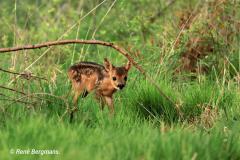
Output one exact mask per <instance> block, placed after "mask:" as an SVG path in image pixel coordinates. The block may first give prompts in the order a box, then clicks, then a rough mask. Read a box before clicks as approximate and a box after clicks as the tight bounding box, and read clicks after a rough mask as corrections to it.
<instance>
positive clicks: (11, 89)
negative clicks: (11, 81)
mask: <svg viewBox="0 0 240 160" xmlns="http://www.w3.org/2000/svg"><path fill="white" fill-rule="evenodd" d="M0 88H2V89H6V90H9V91H13V92H16V93H20V94H23V95H27V94H26V93H24V92H21V91H18V90H15V89H13V88H8V87H5V86H1V85H0Z"/></svg>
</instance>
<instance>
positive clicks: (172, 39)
mask: <svg viewBox="0 0 240 160" xmlns="http://www.w3.org/2000/svg"><path fill="white" fill-rule="evenodd" d="M0 6H1V12H0V19H1V21H0V28H1V32H0V47H1V48H4V47H12V46H21V45H25V44H37V43H41V42H46V41H53V40H59V39H98V40H103V41H108V42H114V43H116V44H118V45H120V46H122V47H124V48H126V50H128V51H129V53H130V54H131V56H132V57H133V58H134V60H135V61H136V62H138V64H139V65H141V66H142V67H143V68H144V69H145V70H146V72H147V73H148V75H149V76H150V77H152V78H153V79H154V81H155V82H156V83H157V84H158V86H159V87H160V88H161V91H162V92H163V93H164V94H165V95H166V96H167V97H169V99H170V101H169V99H167V98H166V97H164V96H163V95H162V94H161V93H160V92H159V90H158V89H157V88H156V87H155V86H154V85H152V83H150V82H149V81H148V80H147V79H145V77H144V76H143V75H142V74H141V73H139V72H138V70H136V69H135V68H133V69H132V70H131V71H130V75H129V78H128V84H127V87H126V88H125V89H124V90H123V91H121V92H118V93H117V94H116V95H115V108H116V115H115V117H113V118H110V117H109V113H108V110H107V109H105V110H104V111H103V112H101V111H100V110H99V104H98V103H97V102H96V101H95V100H94V98H93V95H91V94H90V96H88V97H86V98H84V99H81V100H80V101H79V110H78V112H76V116H75V118H74V122H73V123H69V114H68V112H67V111H68V110H67V108H69V107H72V106H73V104H72V96H71V93H70V90H71V86H70V82H69V80H68V78H67V74H66V73H67V69H68V67H69V66H70V65H71V64H74V63H76V62H78V61H82V60H86V61H93V62H97V63H103V59H104V57H108V58H109V59H110V60H111V61H112V62H113V64H116V65H122V64H123V63H126V61H127V59H126V58H125V57H123V56H122V55H121V54H119V53H117V52H116V51H115V50H113V49H111V48H107V47H104V46H96V45H77V44H72V45H64V46H54V47H50V48H43V49H34V50H26V51H18V52H11V53H1V54H0V56H1V57H0V68H1V69H4V70H8V71H11V72H16V73H22V74H21V75H16V74H10V73H6V72H3V71H2V70H1V71H0V74H1V76H0V104H1V105H0V137H1V138H0V159H76V158H79V159H114V160H115V159H121V160H122V159H240V134H239V133H240V125H239V122H240V105H239V104H240V87H239V85H240V48H239V44H240V35H239V33H240V3H239V1H238V0H232V1H228V0H210V1H204V0H202V1H199V0H192V1H190V0H189V1H186V0H177V1H174V0H173V1H164V0H160V1H159V0H131V1H128V0H121V1H117V0H114V1H113V0H112V1H110V0H103V1H100V0H94V1H93V0H92V1H84V0H80V1H79V0H72V1H70V0H68V1H66V0H53V1H46V0H24V1H17V0H10V1H0ZM31 75H35V76H37V77H44V78H46V79H47V80H44V79H39V78H36V77H35V78H33V77H31ZM7 88H11V89H13V90H14V91H13V90H9V89H7ZM11 149H13V151H14V152H13V154H11V151H12V150H11ZM17 149H22V150H27V149H30V150H31V149H38V150H58V151H59V153H60V154H57V155H41V154H35V155H32V154H16V150H17Z"/></svg>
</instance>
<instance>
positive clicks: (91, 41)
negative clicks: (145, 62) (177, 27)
mask: <svg viewBox="0 0 240 160" xmlns="http://www.w3.org/2000/svg"><path fill="white" fill-rule="evenodd" d="M75 43H79V44H94V45H101V46H106V47H111V48H113V49H115V50H116V51H118V52H119V53H121V54H122V55H123V56H125V57H126V58H127V59H128V60H129V61H130V62H131V63H132V64H133V66H134V67H135V68H136V69H137V70H138V71H140V72H141V73H142V74H143V75H144V76H145V77H146V79H147V80H149V82H150V83H152V84H153V85H154V87H156V88H157V90H158V91H159V93H160V94H161V95H162V96H163V97H165V98H166V99H167V100H168V101H170V102H171V103H172V104H173V105H174V106H175V107H176V104H175V102H174V101H173V100H171V99H170V98H169V97H168V96H167V95H165V94H164V93H163V92H162V90H161V88H160V87H159V86H158V84H157V83H156V82H155V81H154V80H153V78H152V77H150V76H149V75H148V74H147V72H146V71H145V70H144V69H143V68H142V67H141V66H140V65H139V64H138V63H137V62H135V61H134V60H133V58H132V57H131V56H130V55H129V54H128V53H127V51H126V50H125V49H123V48H121V47H119V46H118V45H115V44H114V43H112V42H105V41H100V40H76V39H74V40H59V41H51V42H45V43H41V44H35V45H26V46H19V47H12V48H0V53H2V54H3V53H4V52H13V51H19V50H29V49H38V48H43V47H50V46H55V45H66V44H75Z"/></svg>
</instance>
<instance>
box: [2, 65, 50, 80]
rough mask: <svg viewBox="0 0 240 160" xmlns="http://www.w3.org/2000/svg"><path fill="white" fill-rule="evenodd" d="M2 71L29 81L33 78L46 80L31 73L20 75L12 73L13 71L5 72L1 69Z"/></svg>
mask: <svg viewBox="0 0 240 160" xmlns="http://www.w3.org/2000/svg"><path fill="white" fill-rule="evenodd" d="M0 71H3V72H6V73H10V74H15V75H19V76H21V77H23V78H25V79H27V80H29V79H31V78H36V79H43V80H46V81H47V79H46V78H43V77H38V76H34V75H32V74H31V73H25V72H24V73H18V72H12V71H9V70H5V69H2V68H0Z"/></svg>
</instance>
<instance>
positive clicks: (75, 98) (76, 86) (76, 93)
mask: <svg viewBox="0 0 240 160" xmlns="http://www.w3.org/2000/svg"><path fill="white" fill-rule="evenodd" d="M73 89H74V96H73V105H74V107H73V109H72V110H71V112H70V122H72V120H73V117H74V112H76V111H77V109H78V107H77V103H78V99H79V96H80V95H81V93H82V92H83V86H81V85H80V84H79V83H75V84H73Z"/></svg>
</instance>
